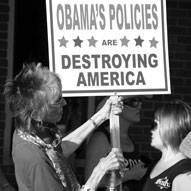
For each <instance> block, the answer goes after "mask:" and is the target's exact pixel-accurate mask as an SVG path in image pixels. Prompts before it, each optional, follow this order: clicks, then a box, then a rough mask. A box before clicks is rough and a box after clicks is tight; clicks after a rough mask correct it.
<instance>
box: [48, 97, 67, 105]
mask: <svg viewBox="0 0 191 191" xmlns="http://www.w3.org/2000/svg"><path fill="white" fill-rule="evenodd" d="M50 105H51V106H58V105H63V106H65V105H67V102H66V100H65V99H64V98H63V97H59V98H58V100H56V101H55V102H54V103H52V104H50Z"/></svg>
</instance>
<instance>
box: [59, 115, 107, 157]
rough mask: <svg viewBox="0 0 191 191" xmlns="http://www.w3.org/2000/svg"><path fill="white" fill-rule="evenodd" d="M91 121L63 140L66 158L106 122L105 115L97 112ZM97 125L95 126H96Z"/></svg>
mask: <svg viewBox="0 0 191 191" xmlns="http://www.w3.org/2000/svg"><path fill="white" fill-rule="evenodd" d="M91 119H92V121H91V120H88V121H86V122H85V123H84V124H82V125H81V126H80V127H78V128H77V129H76V130H75V131H73V132H72V133H70V134H69V135H67V136H66V137H64V138H63V139H62V149H63V154H64V155H65V156H69V155H70V154H71V153H73V152H74V151H75V150H76V149H77V148H78V147H79V146H80V144H81V143H82V142H83V141H84V140H85V139H86V137H87V136H88V135H89V134H90V133H91V132H92V131H93V130H94V129H95V128H96V127H97V126H99V125H101V124H102V123H103V122H104V121H105V115H103V114H102V113H100V112H97V113H96V114H94V115H93V116H92V117H91ZM94 123H95V124H94Z"/></svg>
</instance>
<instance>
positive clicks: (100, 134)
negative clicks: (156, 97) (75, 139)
mask: <svg viewBox="0 0 191 191" xmlns="http://www.w3.org/2000/svg"><path fill="white" fill-rule="evenodd" d="M142 99H143V97H131V98H130V97H129V96H123V103H124V108H123V111H122V113H121V114H120V115H119V124H120V142H121V150H122V152H123V156H124V157H125V159H126V160H127V162H128V166H127V168H126V171H125V173H124V177H123V191H126V190H128V191H140V189H141V182H140V181H139V180H140V179H141V178H142V177H143V176H144V174H145V173H146V170H147V168H146V167H145V163H144V162H146V161H144V162H143V161H142V158H141V157H140V154H139V152H138V149H137V147H136V144H135V143H134V141H133V139H132V137H131V136H130V135H129V129H130V128H131V127H132V126H133V125H134V124H136V123H138V122H140V121H141V110H142ZM105 100H106V99H105ZM105 100H103V101H102V104H103V102H104V101H105ZM98 107H99V106H98ZM103 125H104V126H105V127H102V125H101V128H99V129H97V130H96V131H95V132H94V133H93V135H92V136H91V138H90V139H89V142H88V144H87V148H86V163H85V164H86V165H85V178H86V179H88V178H89V177H90V175H91V173H92V171H93V168H94V167H95V166H96V165H97V164H98V163H99V160H100V159H101V158H102V157H105V156H107V155H108V153H109V152H110V151H111V140H110V130H109V123H107V124H103ZM106 186H107V177H104V178H103V179H102V181H101V184H100V187H102V188H99V190H105V187H106Z"/></svg>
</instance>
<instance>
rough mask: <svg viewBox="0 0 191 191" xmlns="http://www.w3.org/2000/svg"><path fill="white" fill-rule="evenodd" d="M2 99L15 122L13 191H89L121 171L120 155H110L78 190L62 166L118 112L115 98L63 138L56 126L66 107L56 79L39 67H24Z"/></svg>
mask: <svg viewBox="0 0 191 191" xmlns="http://www.w3.org/2000/svg"><path fill="white" fill-rule="evenodd" d="M4 94H5V95H6V98H7V101H8V103H9V105H10V109H11V111H12V113H13V116H14V119H15V132H14V136H13V147H12V156H13V161H14V165H15V174H16V179H17V183H18V187H19V191H79V190H84V191H88V190H89V191H94V190H96V188H97V186H98V184H99V182H100V179H101V178H102V177H103V176H104V174H105V173H106V172H107V171H108V170H112V169H113V170H114V169H119V170H120V171H123V168H124V167H125V164H124V158H123V156H122V154H121V153H120V151H118V150H112V151H111V152H110V154H109V155H108V156H106V157H105V158H104V159H102V160H101V161H100V163H99V164H98V165H97V166H96V167H95V168H94V170H93V172H92V175H91V176H90V178H89V179H88V180H87V182H86V184H85V186H83V187H81V186H80V185H79V183H78V181H77V179H76V177H75V175H74V173H73V172H72V170H71V168H70V167H69V165H68V164H67V162H66V158H65V157H68V156H69V155H70V154H71V153H73V152H74V151H75V150H76V149H77V148H78V147H79V145H80V144H81V143H82V142H83V141H84V139H85V138H86V137H87V136H88V135H89V133H91V132H92V131H93V130H94V129H95V128H96V127H97V126H98V125H100V124H101V123H102V122H104V121H105V120H107V119H108V118H109V115H110V112H113V113H114V114H118V113H120V112H121V110H122V107H123V106H122V103H121V98H118V99H116V100H115V101H112V100H111V99H108V100H107V102H106V104H105V105H104V106H103V107H102V109H100V110H99V111H98V112H97V113H96V114H94V115H93V116H92V117H91V118H90V119H89V120H88V121H87V122H85V123H84V124H83V125H81V126H80V127H79V128H77V129H76V130H75V131H73V132H72V133H71V134H69V135H67V136H66V137H62V135H61V134H60V132H59V129H58V127H57V125H56V123H57V122H59V121H60V119H61V116H62V110H63V106H64V105H65V104H66V101H65V100H64V99H63V98H62V85H61V80H60V78H59V77H58V76H57V75H56V74H55V73H53V72H50V71H49V70H48V69H47V68H44V67H42V65H41V64H37V65H36V64H27V65H25V66H24V67H23V69H22V70H21V72H20V73H19V74H18V75H17V76H16V77H15V78H14V79H13V80H8V81H7V83H6V85H5V90H4Z"/></svg>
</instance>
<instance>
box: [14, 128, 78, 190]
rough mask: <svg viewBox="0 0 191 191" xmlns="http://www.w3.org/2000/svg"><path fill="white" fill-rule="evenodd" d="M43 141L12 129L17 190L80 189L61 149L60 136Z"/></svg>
mask: <svg viewBox="0 0 191 191" xmlns="http://www.w3.org/2000/svg"><path fill="white" fill-rule="evenodd" d="M56 137H57V140H55V141H54V142H52V143H51V144H46V143H45V142H44V141H43V140H41V139H40V138H39V137H37V136H35V135H31V134H28V133H24V132H22V131H20V130H17V131H15V133H14V136H13V150H12V155H13V161H14V165H15V174H16V179H17V183H18V187H19V191H32V190H41V191H61V190H62V191H79V190H80V185H79V183H78V181H77V180H76V177H75V175H74V174H73V172H72V170H71V168H70V166H69V164H68V163H67V161H66V159H65V158H64V157H63V155H62V153H61V152H60V149H59V148H58V147H60V137H59V135H56Z"/></svg>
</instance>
